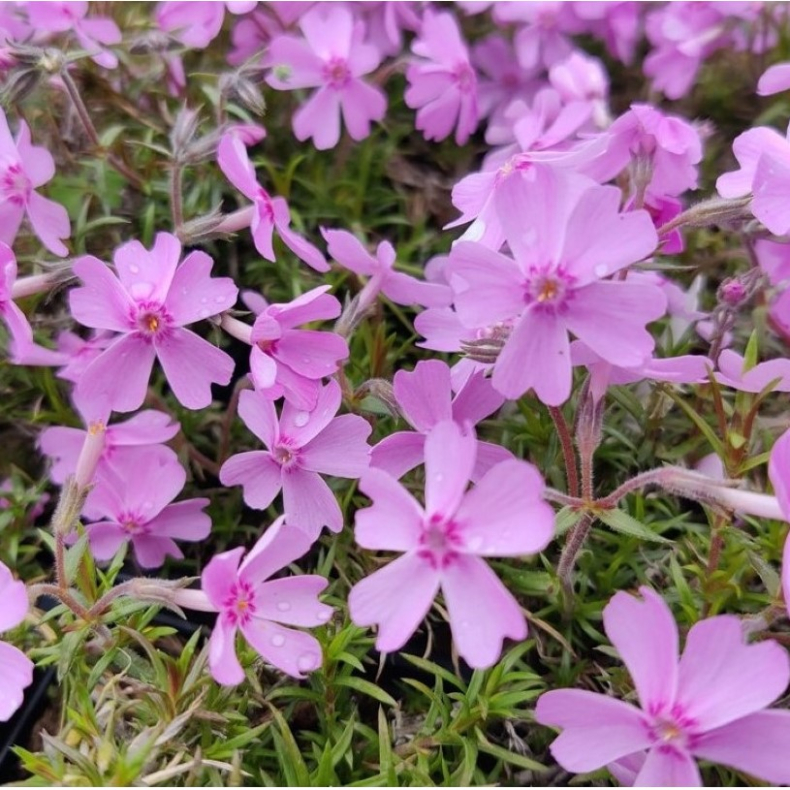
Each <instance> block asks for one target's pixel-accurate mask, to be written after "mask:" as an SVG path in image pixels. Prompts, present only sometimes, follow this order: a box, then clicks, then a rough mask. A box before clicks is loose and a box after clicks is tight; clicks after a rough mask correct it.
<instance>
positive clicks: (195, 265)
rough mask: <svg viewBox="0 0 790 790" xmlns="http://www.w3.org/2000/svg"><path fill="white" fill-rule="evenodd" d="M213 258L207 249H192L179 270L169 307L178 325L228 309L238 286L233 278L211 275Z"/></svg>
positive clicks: (171, 291)
mask: <svg viewBox="0 0 790 790" xmlns="http://www.w3.org/2000/svg"><path fill="white" fill-rule="evenodd" d="M213 265H214V261H212V260H211V258H210V257H209V256H208V255H206V253H205V252H192V253H190V254H189V255H187V257H186V258H184V262H183V263H182V264H181V265H180V266H179V267H178V269H176V273H175V276H174V277H173V283H172V285H171V286H170V291H169V292H168V295H167V303H166V304H167V309H168V312H169V313H170V315H171V316H172V318H173V321H174V322H175V323H176V325H178V326H183V325H184V324H191V323H193V322H194V321H198V320H200V319H202V318H208V317H209V316H211V315H216V314H217V313H221V312H222V311H223V310H229V309H230V308H231V307H233V305H234V303H235V302H236V298H237V297H238V295H239V289H238V288H237V287H236V285H235V284H234V282H233V280H232V279H231V278H230V277H213V278H212V277H211V268H212V266H213Z"/></svg>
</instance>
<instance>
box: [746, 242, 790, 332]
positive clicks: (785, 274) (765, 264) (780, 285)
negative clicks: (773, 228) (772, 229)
mask: <svg viewBox="0 0 790 790" xmlns="http://www.w3.org/2000/svg"><path fill="white" fill-rule="evenodd" d="M754 252H755V255H756V256H757V262H758V263H759V264H760V268H761V269H762V270H763V271H764V272H765V273H766V274H767V275H768V281H769V282H770V283H771V285H772V286H773V289H774V290H773V292H772V293H771V294H770V302H769V304H768V314H769V315H770V317H771V321H772V322H773V324H774V326H775V327H776V328H777V329H778V330H779V332H780V333H781V334H784V336H785V337H786V338H790V245H788V244H782V243H780V242H776V241H770V240H769V239H760V240H759V241H757V242H756V243H755V245H754Z"/></svg>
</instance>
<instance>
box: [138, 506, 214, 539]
mask: <svg viewBox="0 0 790 790" xmlns="http://www.w3.org/2000/svg"><path fill="white" fill-rule="evenodd" d="M209 504H210V501H209V500H208V499H202V498H201V499H185V500H183V501H181V502H176V503H175V504H173V505H168V506H167V507H166V508H165V509H164V510H163V511H162V512H161V513H160V514H159V515H158V516H156V518H153V519H152V520H151V521H149V522H148V528H149V529H150V530H151V531H152V532H153V533H155V534H156V535H161V536H163V537H167V538H177V539H178V540H188V541H192V542H194V541H198V540H204V539H205V538H207V537H208V536H209V533H210V532H211V517H210V516H209V515H208V514H207V513H204V512H203V508H206V507H208V506H209Z"/></svg>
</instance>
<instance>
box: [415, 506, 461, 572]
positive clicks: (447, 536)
mask: <svg viewBox="0 0 790 790" xmlns="http://www.w3.org/2000/svg"><path fill="white" fill-rule="evenodd" d="M419 545H420V548H419V550H418V554H419V555H420V557H422V558H423V559H426V560H428V562H430V564H431V565H432V566H433V567H434V568H436V569H439V568H446V567H447V566H448V565H449V564H450V563H451V562H452V561H453V559H454V558H455V557H456V556H457V555H458V550H459V548H460V547H461V537H460V535H459V534H458V525H457V524H455V522H453V521H451V520H447V519H445V518H444V517H443V516H440V515H438V514H436V513H435V514H434V515H432V516H431V517H430V519H428V520H427V521H425V522H423V525H422V535H420V543H419Z"/></svg>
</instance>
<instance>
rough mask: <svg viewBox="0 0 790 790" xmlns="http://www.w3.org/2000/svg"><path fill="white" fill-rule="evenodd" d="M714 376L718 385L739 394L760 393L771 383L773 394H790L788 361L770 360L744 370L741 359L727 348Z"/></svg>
mask: <svg viewBox="0 0 790 790" xmlns="http://www.w3.org/2000/svg"><path fill="white" fill-rule="evenodd" d="M715 375H716V381H718V382H719V383H720V384H724V385H725V386H727V387H732V388H733V389H736V390H740V391H741V392H753V393H758V392H761V391H762V390H763V389H765V388H766V387H767V386H768V385H769V384H770V383H771V382H772V381H774V382H776V383H775V385H774V387H773V392H790V359H770V360H768V361H767V362H761V363H760V364H759V365H755V366H754V367H753V368H751V369H750V370H745V369H744V359H743V357H742V356H741V355H740V354H736V353H735V352H734V351H732V350H730V349H728V348H727V349H725V350H724V351H722V352H721V354H720V355H719V370H718V372H717V373H716V374H715Z"/></svg>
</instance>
